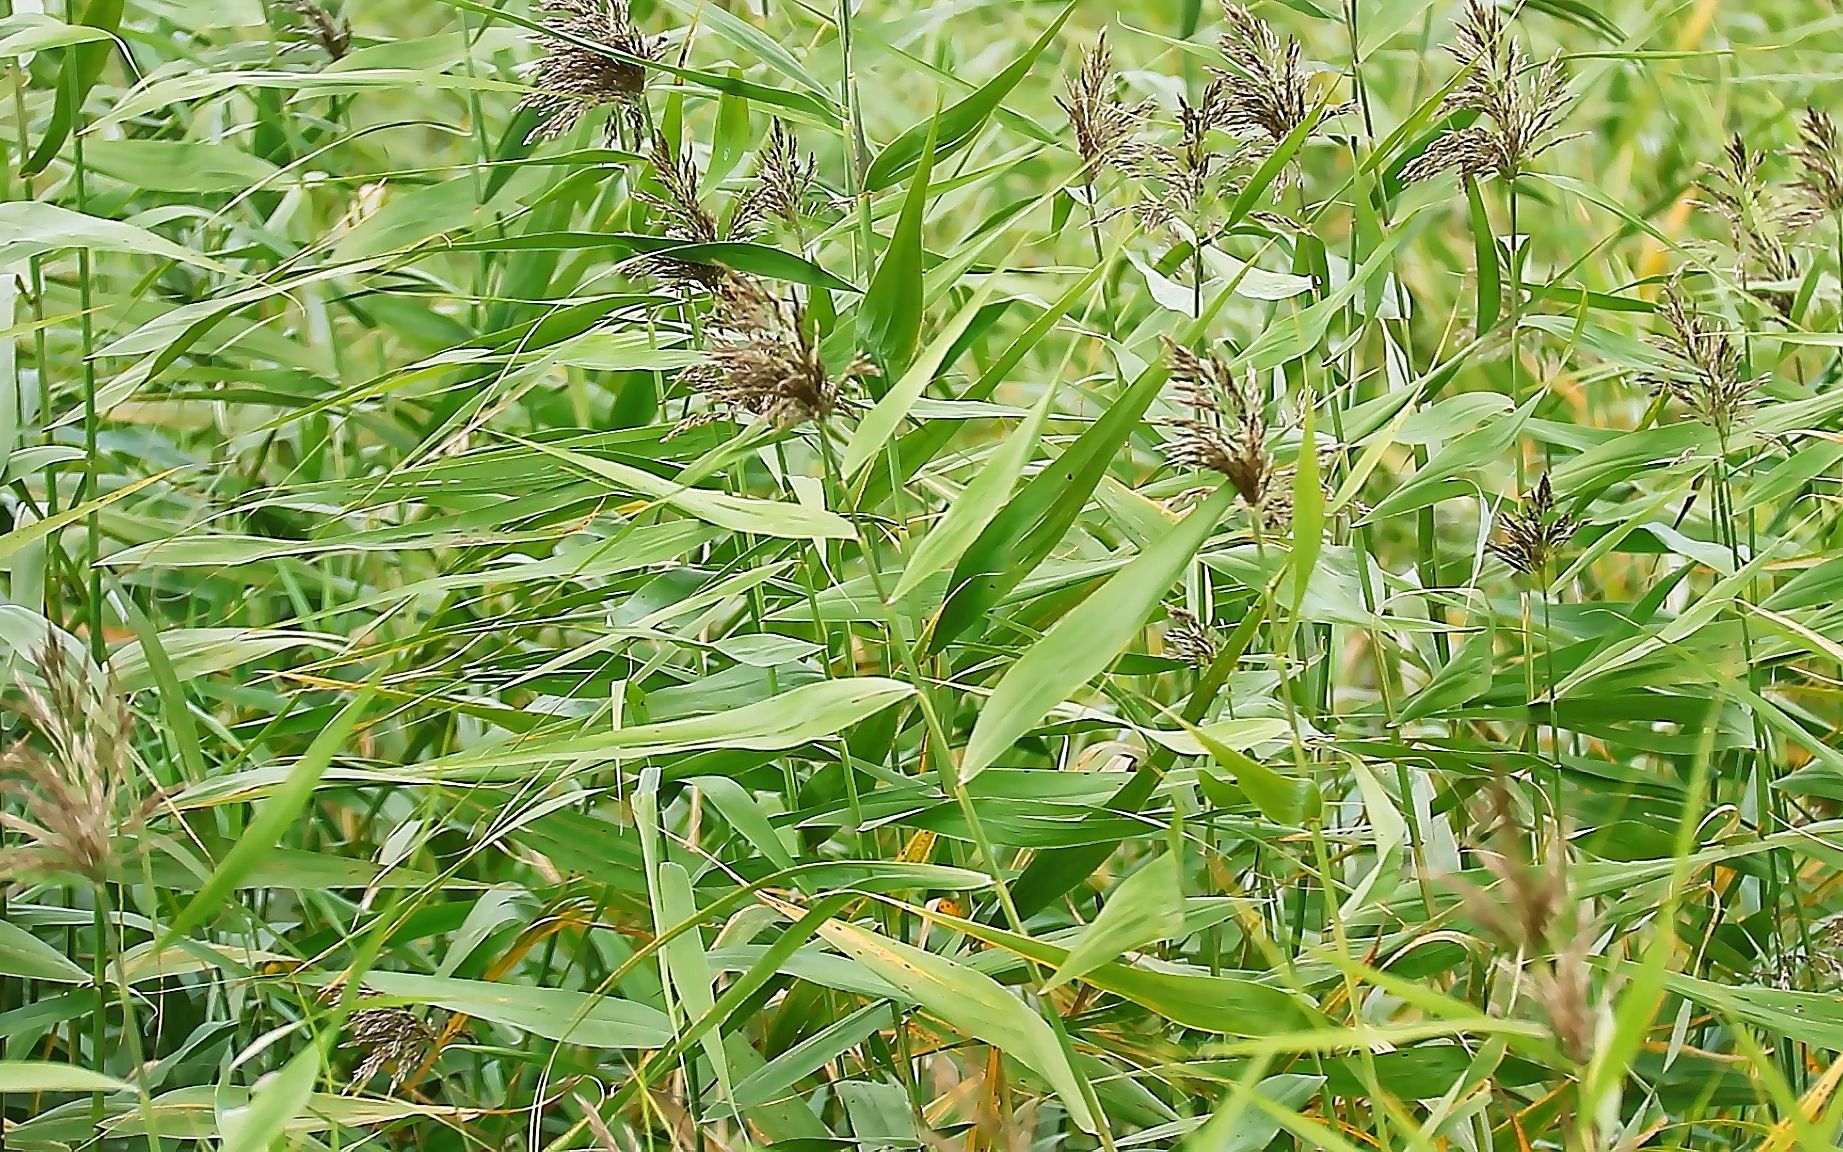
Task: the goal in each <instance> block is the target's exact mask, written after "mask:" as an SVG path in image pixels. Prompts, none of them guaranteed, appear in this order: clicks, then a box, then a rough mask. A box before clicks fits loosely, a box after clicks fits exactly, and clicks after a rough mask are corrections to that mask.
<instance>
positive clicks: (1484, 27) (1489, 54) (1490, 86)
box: [1402, 0, 1571, 183]
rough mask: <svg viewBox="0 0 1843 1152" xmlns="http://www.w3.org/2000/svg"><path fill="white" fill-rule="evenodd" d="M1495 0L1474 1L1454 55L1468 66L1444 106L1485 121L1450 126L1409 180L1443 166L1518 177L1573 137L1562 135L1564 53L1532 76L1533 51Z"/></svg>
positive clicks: (1413, 166) (1407, 174) (1407, 172)
mask: <svg viewBox="0 0 1843 1152" xmlns="http://www.w3.org/2000/svg"><path fill="white" fill-rule="evenodd" d="M1504 19H1505V18H1504V14H1503V13H1502V12H1501V11H1500V10H1499V9H1498V6H1497V4H1496V3H1495V2H1494V0H1468V3H1467V6H1466V12H1465V15H1464V16H1463V17H1461V19H1460V21H1459V40H1458V43H1456V44H1455V45H1453V47H1452V49H1451V51H1452V54H1453V56H1454V57H1455V58H1456V59H1457V60H1458V61H1459V63H1460V65H1461V67H1463V68H1464V70H1465V71H1464V75H1463V77H1462V79H1461V80H1460V82H1459V86H1458V87H1456V88H1454V89H1453V91H1452V92H1451V93H1450V94H1448V95H1447V97H1446V100H1445V101H1444V102H1443V104H1442V105H1441V111H1442V112H1443V113H1445V114H1448V115H1450V114H1452V113H1454V112H1460V111H1471V112H1476V113H1478V115H1479V116H1480V117H1482V118H1483V120H1482V122H1481V123H1476V124H1473V125H1472V126H1471V127H1469V128H1461V129H1458V130H1456V131H1452V132H1448V133H1446V134H1445V135H1443V136H1441V137H1440V138H1439V139H1437V140H1435V141H1434V142H1433V143H1432V144H1431V145H1429V146H1428V148H1427V150H1426V151H1425V152H1423V153H1421V155H1420V156H1418V157H1416V158H1415V159H1414V160H1413V161H1412V162H1411V163H1409V164H1408V166H1407V167H1406V168H1404V169H1403V170H1402V179H1403V180H1406V181H1407V182H1409V183H1414V182H1416V181H1420V180H1426V179H1428V178H1430V177H1433V176H1437V175H1439V174H1440V173H1442V172H1458V173H1460V174H1461V175H1464V176H1471V177H1475V178H1478V177H1485V176H1492V175H1495V176H1498V177H1501V178H1503V179H1506V180H1508V179H1513V178H1514V177H1515V176H1516V175H1517V174H1518V173H1519V172H1521V171H1523V170H1524V168H1525V166H1526V165H1527V164H1528V163H1529V162H1530V161H1531V160H1533V159H1535V158H1536V157H1537V156H1540V155H1541V154H1542V153H1544V152H1546V151H1548V150H1549V149H1550V148H1553V147H1555V146H1556V145H1557V144H1560V143H1562V142H1563V141H1564V140H1568V139H1571V137H1568V136H1556V135H1555V134H1554V133H1555V129H1556V128H1557V127H1558V126H1559V125H1560V124H1561V119H1562V115H1563V113H1565V112H1566V111H1567V108H1568V77H1567V74H1566V72H1565V71H1564V70H1563V68H1562V65H1561V58H1560V57H1559V56H1555V57H1551V58H1550V60H1549V61H1548V63H1546V64H1543V65H1541V66H1540V67H1538V68H1536V69H1535V70H1534V72H1533V74H1532V75H1530V76H1529V77H1528V78H1525V76H1524V72H1525V71H1527V70H1528V69H1529V57H1528V56H1527V55H1526V54H1525V53H1524V51H1523V48H1522V46H1521V45H1520V44H1518V43H1517V42H1516V40H1514V39H1513V38H1512V37H1511V36H1510V34H1509V30H1508V29H1507V28H1506V27H1505V23H1504Z"/></svg>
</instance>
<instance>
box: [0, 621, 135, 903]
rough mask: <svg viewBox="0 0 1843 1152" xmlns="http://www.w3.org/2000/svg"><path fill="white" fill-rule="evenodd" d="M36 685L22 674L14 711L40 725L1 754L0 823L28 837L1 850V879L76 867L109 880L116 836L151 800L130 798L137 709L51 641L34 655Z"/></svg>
mask: <svg viewBox="0 0 1843 1152" xmlns="http://www.w3.org/2000/svg"><path fill="white" fill-rule="evenodd" d="M37 671H38V675H39V679H41V680H42V681H43V682H44V687H43V689H42V690H41V689H39V688H37V687H34V686H32V685H29V684H25V683H23V682H22V684H21V688H22V695H23V699H22V701H21V702H20V703H19V705H17V708H18V711H19V712H20V713H21V715H23V716H24V717H25V719H26V720H27V721H28V722H29V723H30V724H31V726H32V727H33V728H34V729H35V730H36V733H35V734H36V741H35V740H34V739H33V738H32V737H27V738H24V739H21V740H19V741H17V742H15V743H14V744H13V745H12V746H11V747H10V748H8V749H6V751H5V752H4V753H0V802H4V801H17V802H18V810H17V811H11V810H6V809H0V829H4V830H6V831H10V832H14V833H17V834H19V835H21V836H23V837H24V838H25V843H24V844H22V845H19V846H17V847H13V848H8V849H6V850H4V851H0V879H13V878H17V877H23V876H42V875H46V874H50V873H58V872H72V873H76V874H77V875H80V876H83V877H85V878H87V879H89V880H92V881H94V882H96V883H102V882H103V881H105V880H107V879H109V877H110V873H111V871H112V869H113V867H114V866H115V864H116V863H117V862H118V861H117V852H118V850H119V848H120V844H119V843H118V841H120V840H124V839H126V840H129V841H132V839H133V836H134V834H135V833H137V832H138V831H139V830H140V828H141V826H142V825H143V824H144V822H145V820H146V817H147V815H148V813H149V811H150V810H151V807H152V804H153V801H152V800H150V801H149V802H148V804H146V805H137V804H135V803H134V802H133V801H132V799H131V798H130V796H129V788H130V785H131V783H132V781H131V780H130V771H131V768H132V763H133V756H134V753H133V736H134V714H133V713H132V712H131V711H130V710H129V708H128V705H127V703H126V702H125V701H123V700H122V699H121V698H120V696H119V695H118V694H117V693H116V692H115V690H114V687H113V685H110V686H109V687H108V688H104V689H98V688H97V687H96V685H95V684H94V683H93V682H92V681H91V680H90V678H89V677H88V676H86V675H85V674H84V673H83V672H82V671H81V670H80V669H79V668H77V667H76V666H74V665H73V663H72V662H71V659H70V657H68V656H67V655H65V654H64V653H63V652H62V651H61V650H60V649H58V648H57V646H56V645H55V644H53V645H49V646H47V647H46V648H45V649H44V651H43V652H41V653H40V655H39V657H38V660H37Z"/></svg>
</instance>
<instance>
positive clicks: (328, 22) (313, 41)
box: [283, 0, 352, 60]
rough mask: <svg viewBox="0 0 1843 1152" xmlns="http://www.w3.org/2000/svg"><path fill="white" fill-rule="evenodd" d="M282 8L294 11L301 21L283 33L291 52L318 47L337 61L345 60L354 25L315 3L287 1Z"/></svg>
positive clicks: (349, 48)
mask: <svg viewBox="0 0 1843 1152" xmlns="http://www.w3.org/2000/svg"><path fill="white" fill-rule="evenodd" d="M283 9H284V10H286V11H288V12H292V13H293V14H294V15H295V16H296V17H298V18H299V21H300V22H299V23H298V24H296V25H295V26H293V27H291V28H288V29H285V30H284V32H285V34H286V35H287V37H288V39H289V45H288V47H289V48H290V49H292V48H305V47H307V46H309V45H317V46H318V47H319V48H320V50H321V51H323V52H325V53H326V54H327V56H328V57H330V58H331V59H334V60H339V59H342V58H343V57H344V56H345V54H346V53H347V52H349V51H351V50H352V26H351V25H350V24H348V23H347V22H346V20H345V18H344V17H343V16H340V15H338V14H336V13H334V12H333V11H331V10H330V9H327V8H323V7H321V6H320V4H319V3H317V2H316V0H288V3H286V4H284V5H283Z"/></svg>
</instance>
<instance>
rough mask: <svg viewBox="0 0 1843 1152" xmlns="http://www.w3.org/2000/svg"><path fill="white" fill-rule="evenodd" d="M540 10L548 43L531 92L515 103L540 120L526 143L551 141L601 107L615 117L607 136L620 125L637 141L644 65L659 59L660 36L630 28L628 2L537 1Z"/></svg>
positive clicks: (640, 129)
mask: <svg viewBox="0 0 1843 1152" xmlns="http://www.w3.org/2000/svg"><path fill="white" fill-rule="evenodd" d="M540 7H542V8H543V9H544V10H545V11H546V12H548V13H549V14H550V16H551V18H550V20H549V21H548V22H547V27H548V28H549V30H550V32H551V33H552V38H551V41H550V43H549V45H548V53H547V55H545V57H544V58H543V59H542V60H541V61H539V63H538V65H537V68H536V71H535V72H534V73H533V76H532V84H533V87H535V88H536V91H535V92H533V93H532V94H531V95H529V96H527V97H526V98H525V99H524V101H523V102H522V103H521V104H520V107H521V108H530V109H534V110H536V111H537V112H538V113H540V114H541V116H542V119H541V120H540V122H539V123H538V126H537V127H536V128H534V129H532V131H531V133H530V136H529V137H528V139H527V142H528V143H529V142H535V141H543V140H554V139H556V138H557V137H559V136H562V135H563V134H565V133H567V132H568V131H569V130H570V129H572V128H574V127H575V126H576V125H577V124H578V123H580V122H581V121H582V118H583V117H584V116H586V115H587V114H588V113H589V112H590V111H591V110H592V109H595V108H597V107H600V106H601V105H604V104H614V105H617V106H618V107H619V109H620V113H621V116H620V118H619V119H617V120H616V121H614V122H613V123H611V124H610V131H611V132H612V131H613V130H614V129H615V128H617V127H618V126H619V125H620V123H621V121H622V120H624V121H625V122H626V123H627V125H628V127H629V128H630V129H631V131H632V134H633V137H634V138H635V139H636V140H637V139H639V138H640V137H641V136H642V135H644V132H645V123H646V116H645V106H644V101H645V98H646V74H647V68H646V66H647V64H649V63H651V62H652V61H654V60H657V59H659V57H660V53H661V52H662V51H663V49H664V46H665V39H664V37H658V38H654V37H649V36H647V35H646V34H644V33H642V32H641V31H640V30H639V29H638V28H636V27H635V26H634V22H633V16H632V13H631V11H630V9H629V6H628V0H542V3H541V4H540ZM585 41H586V42H588V43H584V42H585ZM589 44H593V45H595V46H596V47H590V46H589Z"/></svg>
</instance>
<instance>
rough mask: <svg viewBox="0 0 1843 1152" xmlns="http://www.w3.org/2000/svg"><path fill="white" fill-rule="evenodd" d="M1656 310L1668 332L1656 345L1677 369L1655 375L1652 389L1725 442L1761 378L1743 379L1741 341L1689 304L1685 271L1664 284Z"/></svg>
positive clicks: (1652, 380)
mask: <svg viewBox="0 0 1843 1152" xmlns="http://www.w3.org/2000/svg"><path fill="white" fill-rule="evenodd" d="M1657 311H1658V315H1659V316H1661V317H1663V319H1664V331H1663V332H1662V333H1661V334H1660V335H1659V336H1658V338H1657V341H1656V343H1657V345H1658V347H1659V348H1660V349H1661V350H1662V351H1663V352H1665V353H1666V354H1668V355H1669V356H1670V357H1671V358H1672V359H1673V360H1675V361H1677V366H1676V368H1675V370H1673V371H1671V372H1669V373H1666V374H1661V375H1658V376H1655V377H1652V378H1651V379H1650V381H1649V383H1650V384H1651V388H1652V391H1653V392H1657V393H1663V394H1666V395H1669V396H1671V397H1672V398H1674V399H1675V400H1676V401H1677V402H1678V403H1680V404H1682V405H1683V406H1684V407H1685V408H1688V409H1689V410H1690V412H1692V413H1693V414H1694V415H1695V417H1696V418H1697V419H1698V420H1701V421H1702V422H1703V423H1705V424H1707V425H1709V426H1710V427H1712V428H1714V429H1715V431H1716V432H1717V433H1719V434H1720V435H1721V436H1722V437H1723V438H1724V439H1725V438H1726V437H1727V436H1728V434H1729V433H1730V432H1732V431H1733V429H1734V425H1735V422H1736V421H1737V420H1738V419H1739V418H1740V417H1742V416H1743V415H1745V414H1746V412H1747V410H1748V409H1749V408H1750V407H1751V406H1752V403H1753V395H1754V393H1755V391H1756V390H1757V389H1758V388H1759V386H1760V383H1761V381H1760V379H1758V378H1754V379H1745V378H1743V377H1742V375H1741V370H1742V365H1743V361H1742V349H1741V346H1740V343H1739V342H1738V341H1736V340H1735V339H1734V338H1733V337H1732V336H1731V335H1730V334H1729V333H1728V332H1727V331H1726V330H1724V329H1723V328H1722V327H1720V326H1719V325H1718V324H1716V322H1715V321H1714V319H1713V318H1711V317H1710V316H1708V315H1706V314H1704V313H1702V312H1700V311H1698V310H1697V309H1696V307H1695V305H1694V304H1692V303H1691V302H1690V300H1689V297H1688V296H1687V295H1686V294H1685V293H1684V291H1683V278H1682V273H1681V272H1679V273H1678V274H1676V275H1674V276H1672V277H1671V278H1670V281H1669V282H1668V283H1667V284H1665V285H1664V291H1663V294H1662V296H1661V297H1660V298H1659V301H1658V309H1657Z"/></svg>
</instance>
